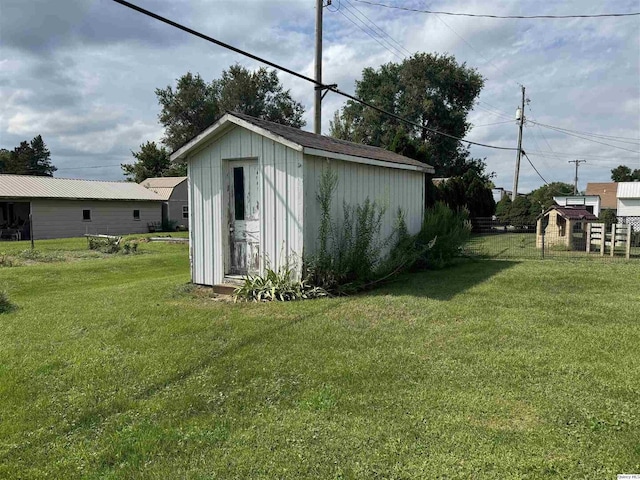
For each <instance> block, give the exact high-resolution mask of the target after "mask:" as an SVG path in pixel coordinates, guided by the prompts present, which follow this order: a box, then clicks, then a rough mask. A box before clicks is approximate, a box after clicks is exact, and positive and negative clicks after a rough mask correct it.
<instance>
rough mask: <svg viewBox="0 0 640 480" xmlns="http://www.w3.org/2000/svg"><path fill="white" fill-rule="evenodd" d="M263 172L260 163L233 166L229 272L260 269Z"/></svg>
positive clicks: (230, 188) (253, 162) (244, 272)
mask: <svg viewBox="0 0 640 480" xmlns="http://www.w3.org/2000/svg"><path fill="white" fill-rule="evenodd" d="M259 198H260V172H259V168H258V161H257V160H243V161H238V162H230V163H229V247H230V250H231V251H230V265H229V272H228V273H231V274H235V275H246V274H252V273H258V271H259V270H260V254H259V253H260V252H259V245H260V220H259V219H260V201H259Z"/></svg>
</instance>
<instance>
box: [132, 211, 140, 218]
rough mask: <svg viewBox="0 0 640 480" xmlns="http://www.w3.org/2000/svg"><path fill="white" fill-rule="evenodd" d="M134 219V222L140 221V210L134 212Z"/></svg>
mask: <svg viewBox="0 0 640 480" xmlns="http://www.w3.org/2000/svg"><path fill="white" fill-rule="evenodd" d="M133 219H134V220H140V210H134V211H133Z"/></svg>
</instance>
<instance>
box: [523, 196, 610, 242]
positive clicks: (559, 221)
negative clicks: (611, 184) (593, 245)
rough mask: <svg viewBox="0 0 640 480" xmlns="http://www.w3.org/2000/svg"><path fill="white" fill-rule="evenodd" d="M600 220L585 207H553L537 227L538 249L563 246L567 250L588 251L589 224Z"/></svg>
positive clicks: (546, 212) (542, 216) (538, 222)
mask: <svg viewBox="0 0 640 480" xmlns="http://www.w3.org/2000/svg"><path fill="white" fill-rule="evenodd" d="M597 220H598V217H596V216H595V215H594V214H593V213H591V212H589V211H588V210H587V209H585V208H584V207H577V206H575V207H571V206H565V207H563V206H560V205H552V206H551V207H549V208H548V209H547V210H546V211H545V212H544V213H543V214H542V215H540V217H538V221H537V226H536V247H537V248H542V245H543V235H544V246H545V247H551V246H554V245H561V246H563V247H565V248H566V249H567V250H586V249H587V238H586V237H587V224H589V223H591V222H595V221H597Z"/></svg>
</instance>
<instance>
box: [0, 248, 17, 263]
mask: <svg viewBox="0 0 640 480" xmlns="http://www.w3.org/2000/svg"><path fill="white" fill-rule="evenodd" d="M14 265H15V262H14V261H13V258H11V257H10V256H9V255H8V254H6V253H4V252H2V253H0V267H13V266H14Z"/></svg>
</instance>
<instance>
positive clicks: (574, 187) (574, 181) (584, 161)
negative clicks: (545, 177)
mask: <svg viewBox="0 0 640 480" xmlns="http://www.w3.org/2000/svg"><path fill="white" fill-rule="evenodd" d="M569 163H575V164H576V176H575V177H573V194H574V195H577V194H578V167H579V166H580V164H581V163H587V161H586V160H569Z"/></svg>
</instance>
